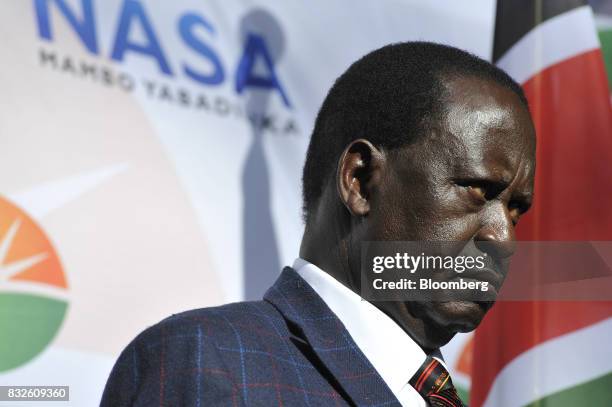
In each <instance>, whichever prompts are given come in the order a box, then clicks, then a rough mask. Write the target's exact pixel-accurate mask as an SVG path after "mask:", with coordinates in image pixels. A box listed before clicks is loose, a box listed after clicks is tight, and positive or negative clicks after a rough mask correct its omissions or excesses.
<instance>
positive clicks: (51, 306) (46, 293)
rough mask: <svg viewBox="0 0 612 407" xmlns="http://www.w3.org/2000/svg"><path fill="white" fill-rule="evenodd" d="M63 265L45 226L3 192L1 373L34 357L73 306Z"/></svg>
mask: <svg viewBox="0 0 612 407" xmlns="http://www.w3.org/2000/svg"><path fill="white" fill-rule="evenodd" d="M67 288H68V286H67V283H66V277H65V275H64V272H63V270H62V265H61V263H60V261H59V258H58V256H57V254H56V252H55V249H54V248H53V246H52V245H51V242H50V241H49V239H48V238H47V236H46V234H45V233H44V231H43V230H42V229H41V228H40V226H38V225H37V224H36V222H35V221H34V220H32V219H31V218H30V217H29V216H28V215H27V214H26V213H25V212H24V211H22V210H21V209H19V208H18V207H17V206H15V205H13V204H12V203H11V202H9V201H7V200H6V199H4V198H2V197H0V372H3V371H6V370H9V369H13V368H16V367H18V366H21V365H23V364H24V363H26V362H28V361H30V360H32V359H33V358H34V357H35V356H36V355H38V354H39V353H40V352H42V351H43V350H44V349H45V348H46V347H47V345H49V343H50V342H51V341H52V340H53V338H54V337H55V335H56V334H57V332H58V331H59V328H60V326H61V324H62V321H63V320H64V317H65V315H66V310H67V308H68V301H67V294H68V291H67Z"/></svg>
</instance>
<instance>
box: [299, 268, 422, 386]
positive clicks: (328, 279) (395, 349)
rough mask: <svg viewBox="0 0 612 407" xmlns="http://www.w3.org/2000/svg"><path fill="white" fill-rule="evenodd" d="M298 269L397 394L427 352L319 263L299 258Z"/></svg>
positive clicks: (419, 365)
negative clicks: (315, 263) (324, 269)
mask: <svg viewBox="0 0 612 407" xmlns="http://www.w3.org/2000/svg"><path fill="white" fill-rule="evenodd" d="M293 268H294V269H295V271H296V272H297V273H298V274H299V275H300V277H302V278H303V279H304V280H306V282H307V283H308V284H309V285H310V286H311V287H312V288H313V289H314V290H315V292H316V293H317V294H318V295H319V296H320V297H321V298H322V299H323V301H324V302H325V304H327V306H328V307H329V308H330V309H331V310H332V312H333V313H334V314H336V316H337V317H338V319H340V321H341V322H342V323H343V324H344V327H345V328H346V330H347V331H348V332H349V334H350V335H351V337H352V338H353V340H354V341H355V343H356V344H357V346H358V347H359V349H361V351H362V352H363V354H364V355H365V356H366V357H367V358H368V360H369V361H370V363H372V365H373V366H374V368H375V369H376V371H377V372H378V373H379V374H380V376H381V377H382V379H383V380H384V381H385V382H386V383H387V385H388V386H389V388H390V389H391V391H392V392H393V393H394V394H398V393H399V392H400V390H401V389H402V388H403V387H404V386H406V385H407V384H408V381H409V380H410V378H411V377H412V376H413V375H414V374H415V373H416V371H417V370H418V369H419V367H421V364H422V363H423V362H424V361H425V359H426V357H427V355H426V354H425V352H424V351H423V350H422V349H421V347H420V346H419V345H418V344H417V343H416V342H415V341H414V340H412V338H410V336H409V335H408V334H407V333H406V332H404V330H403V329H402V328H400V327H399V325H397V324H396V323H395V322H394V321H393V320H392V319H391V318H390V317H388V316H387V315H386V314H385V313H383V312H382V311H380V310H379V309H378V308H376V307H375V306H374V305H372V304H370V303H369V302H367V301H365V300H364V299H362V298H361V297H360V296H359V295H357V294H356V293H355V292H353V291H352V290H350V289H349V288H347V287H346V286H344V285H343V284H342V283H340V282H339V281H338V280H336V279H335V278H333V277H332V276H331V275H329V274H327V273H326V272H324V271H323V270H321V269H320V268H319V267H317V266H315V265H314V264H312V263H309V262H308V261H306V260H303V259H301V258H298V259H296V260H295V262H294V264H293Z"/></svg>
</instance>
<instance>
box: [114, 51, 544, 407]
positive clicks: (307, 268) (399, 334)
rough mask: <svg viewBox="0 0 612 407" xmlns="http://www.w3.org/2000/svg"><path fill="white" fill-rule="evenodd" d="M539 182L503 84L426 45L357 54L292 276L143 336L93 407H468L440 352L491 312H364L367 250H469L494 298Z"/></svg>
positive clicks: (528, 129) (528, 139) (309, 161)
mask: <svg viewBox="0 0 612 407" xmlns="http://www.w3.org/2000/svg"><path fill="white" fill-rule="evenodd" d="M534 170H535V134H534V128H533V124H532V121H531V117H530V114H529V110H528V106H527V101H526V99H525V96H524V94H523V92H522V90H521V88H520V86H519V85H517V84H516V83H515V82H514V81H513V80H512V79H511V78H510V77H508V76H507V75H506V74H505V73H504V72H502V71H501V70H499V69H498V68H496V67H494V66H493V65H491V64H489V63H488V62H485V61H483V60H481V59H479V58H477V57H475V56H473V55H470V54H468V53H465V52H463V51H460V50H458V49H455V48H452V47H447V46H442V45H438V44H432V43H423V42H410V43H401V44H394V45H390V46H386V47H383V48H381V49H379V50H377V51H374V52H372V53H370V54H368V55H366V56H365V57H363V58H362V59H360V60H359V61H357V62H356V63H354V64H353V65H352V66H351V67H350V68H349V69H348V70H347V71H346V72H345V73H344V74H343V75H342V76H341V77H340V78H339V79H338V80H337V81H336V83H335V84H334V86H333V87H332V89H331V90H330V91H329V93H328V95H327V97H326V99H325V101H324V103H323V106H322V107H321V110H320V112H319V114H318V116H317V120H316V123H315V128H314V131H313V134H312V137H311V141H310V145H309V148H308V154H307V158H306V164H305V166H304V174H303V195H304V213H305V223H306V228H305V233H304V237H303V240H302V245H301V248H300V255H299V258H298V259H297V260H296V261H295V263H294V265H293V267H287V268H285V269H284V270H283V271H282V273H281V275H280V277H279V278H278V280H277V281H276V283H275V284H274V285H273V286H272V287H271V288H270V289H269V290H268V291H267V293H266V294H265V296H264V299H263V301H256V302H242V303H235V304H229V305H225V306H221V307H215V308H207V309H200V310H193V311H189V312H185V313H182V314H179V315H174V316H172V317H170V318H168V319H166V320H164V321H162V322H160V323H159V324H157V325H155V326H153V327H151V328H149V329H147V330H146V331H144V332H143V333H142V334H140V335H139V336H138V337H137V338H136V339H135V340H134V341H133V342H132V343H131V344H130V345H129V346H128V347H127V348H126V349H125V350H124V351H123V353H122V354H121V356H120V358H119V360H118V361H117V363H116V365H115V367H114V369H113V372H112V374H111V376H110V378H109V381H108V384H107V387H106V389H105V392H104V396H103V399H102V405H103V406H132V405H135V406H153V405H155V406H157V405H160V406H252V405H261V406H272V405H285V406H301V405H309V406H324V405H357V406H426V405H440V406H460V405H462V402H461V400H460V399H459V397H458V396H457V394H456V391H455V389H454V387H453V385H452V380H451V379H450V377H449V375H448V372H447V371H446V369H445V366H444V362H443V360H442V358H441V355H440V353H439V350H438V349H439V348H440V347H441V346H442V345H444V344H446V343H447V342H448V341H449V340H450V339H451V338H452V337H453V336H454V335H455V334H456V333H457V332H467V331H470V330H473V329H474V328H476V326H477V325H478V324H479V323H480V321H481V320H482V318H483V317H484V315H485V313H486V312H487V310H488V309H489V308H490V307H491V306H492V302H491V301H468V300H446V301H373V302H367V301H363V300H362V299H361V297H360V295H359V293H360V281H361V275H360V272H361V265H360V261H361V253H360V247H361V242H364V241H455V242H464V247H462V248H461V249H460V250H459V253H461V252H465V253H467V252H470V253H481V254H486V255H487V256H488V259H489V261H490V262H491V264H490V267H491V268H492V269H493V270H495V278H493V281H489V282H490V283H491V284H492V286H493V287H494V293H496V292H497V290H499V288H500V285H501V283H502V281H503V279H504V277H505V274H506V272H507V265H508V262H507V259H508V258H509V256H511V255H512V252H513V250H514V245H513V242H514V227H515V225H516V223H517V222H518V220H519V218H520V216H521V215H522V213H524V212H525V211H526V210H527V209H528V208H529V205H530V203H531V200H532V195H533V180H534ZM489 280H490V279H489Z"/></svg>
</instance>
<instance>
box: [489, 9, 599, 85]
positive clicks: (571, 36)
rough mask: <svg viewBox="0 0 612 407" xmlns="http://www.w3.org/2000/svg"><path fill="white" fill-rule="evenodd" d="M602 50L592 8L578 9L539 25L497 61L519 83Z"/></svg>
mask: <svg viewBox="0 0 612 407" xmlns="http://www.w3.org/2000/svg"><path fill="white" fill-rule="evenodd" d="M596 48H599V39H598V38H597V33H596V31H595V23H594V19H593V13H592V11H591V8H590V7H589V6H582V7H578V8H575V9H573V10H571V11H568V12H567V13H563V14H560V15H558V16H556V17H553V18H551V19H550V20H547V21H545V22H543V23H542V24H539V25H538V26H537V27H535V28H534V29H533V30H531V31H530V32H529V33H527V35H525V36H524V37H523V38H521V39H520V40H519V41H518V42H517V43H516V44H514V45H513V46H512V48H510V49H509V50H508V52H506V53H505V54H504V55H503V56H502V57H501V58H500V59H499V61H498V62H497V66H499V67H500V68H502V69H503V70H504V71H506V72H507V73H508V74H509V75H510V76H512V78H514V80H515V81H517V82H518V83H521V84H522V83H525V82H526V81H527V80H528V79H530V78H531V77H532V76H534V75H535V74H537V73H538V72H540V71H542V70H544V69H546V68H548V67H550V66H552V65H555V64H557V63H559V62H561V61H563V60H566V59H568V58H571V57H573V56H576V55H579V54H582V53H584V52H586V51H590V50H593V49H596Z"/></svg>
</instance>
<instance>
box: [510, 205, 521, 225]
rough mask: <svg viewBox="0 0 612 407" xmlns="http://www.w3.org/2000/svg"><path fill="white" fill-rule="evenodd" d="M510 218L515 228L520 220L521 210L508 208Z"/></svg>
mask: <svg viewBox="0 0 612 407" xmlns="http://www.w3.org/2000/svg"><path fill="white" fill-rule="evenodd" d="M509 212H510V218H511V219H512V224H513V225H514V226H516V224H517V223H518V221H519V219H520V218H521V210H520V209H519V208H517V207H510V209H509Z"/></svg>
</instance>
